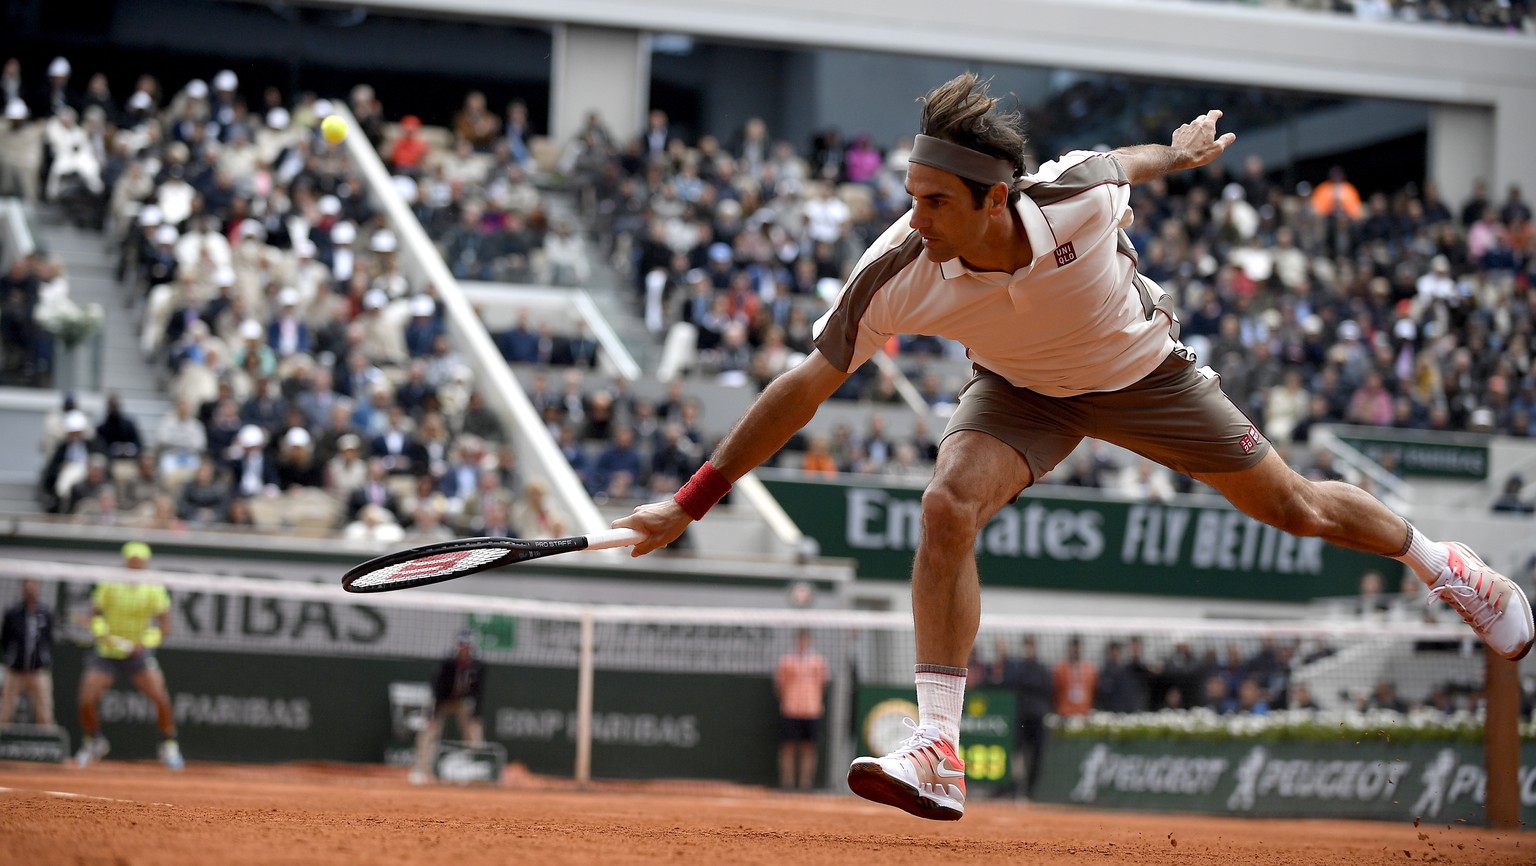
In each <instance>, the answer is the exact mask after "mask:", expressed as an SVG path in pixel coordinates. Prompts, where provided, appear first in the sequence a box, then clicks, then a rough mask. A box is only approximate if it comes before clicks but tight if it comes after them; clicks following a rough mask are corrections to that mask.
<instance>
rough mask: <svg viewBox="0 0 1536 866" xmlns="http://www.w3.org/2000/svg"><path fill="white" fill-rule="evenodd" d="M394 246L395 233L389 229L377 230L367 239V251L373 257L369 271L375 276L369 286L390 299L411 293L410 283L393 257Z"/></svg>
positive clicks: (395, 244) (396, 259)
mask: <svg viewBox="0 0 1536 866" xmlns="http://www.w3.org/2000/svg"><path fill="white" fill-rule="evenodd" d="M396 246H397V242H396V240H395V233H394V232H392V231H390V230H389V229H379V230H378V231H376V232H374V233H373V236H372V237H371V238H369V239H368V249H369V251H370V252H371V253H372V254H373V256H374V266H373V267H372V268H371V269H370V270H371V271H372V272H373V273H374V275H375V276H374V278H373V279H372V280H371V281H370V282H369V286H370V287H371V288H375V289H382V290H383V291H384V294H386V295H389V297H390V298H391V299H398V298H403V297H406V296H407V295H409V294H410V293H411V281H410V280H408V279H406V278H405V274H403V273H401V272H400V258H399V257H398V256H396V255H395V248H396Z"/></svg>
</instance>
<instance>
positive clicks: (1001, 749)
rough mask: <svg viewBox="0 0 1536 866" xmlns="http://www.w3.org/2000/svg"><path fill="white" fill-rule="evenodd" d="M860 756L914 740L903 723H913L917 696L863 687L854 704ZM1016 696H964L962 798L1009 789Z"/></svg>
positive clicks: (985, 692) (986, 692)
mask: <svg viewBox="0 0 1536 866" xmlns="http://www.w3.org/2000/svg"><path fill="white" fill-rule="evenodd" d="M854 708H855V715H854V718H855V719H856V720H857V724H858V741H859V753H860V754H862V755H884V754H886V753H887V752H891V751H894V750H895V749H897V748H898V747H899V746H900V745H901V742H902V741H903V740H905V739H906V738H907V737H909V736H911V735H912V730H911V729H910V728H909V727H907V725H906V723H905V721H904V720H905V719H912V720H913V721H916V720H917V718H918V715H917V692H916V690H915V689H911V688H905V689H901V688H891V687H886V686H864V687H861V688H860V689H859V691H858V695H857V696H856V698H855V700H854ZM1013 726H1014V695H1013V692H1011V691H1006V690H997V689H977V690H974V691H970V692H967V693H966V695H965V713H964V715H962V716H961V717H960V743H961V746H960V759H961V760H962V761H965V783H966V792H967V793H975V792H976V791H978V790H983V791H985V790H994V789H998V788H1004V787H1007V786H1009V785H1011V784H1012V781H1013V780H1012V776H1011V775H1010V773H1009V766H1010V762H1011V761H1012V760H1013V744H1014V736H1013Z"/></svg>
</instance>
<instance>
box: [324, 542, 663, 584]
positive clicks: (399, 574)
mask: <svg viewBox="0 0 1536 866" xmlns="http://www.w3.org/2000/svg"><path fill="white" fill-rule="evenodd" d="M643 538H645V533H643V532H639V531H637V530H634V529H605V530H603V531H601V532H593V533H590V534H588V535H573V536H570V537H569V538H534V539H523V538H459V539H455V540H453V541H442V542H438V543H437V544H427V545H423V546H421V547H413V548H410V549H409V550H399V551H396V552H394V553H386V554H384V555H383V556H379V557H375V558H373V559H370V560H368V561H367V562H365V563H362V564H361V565H358V566H355V567H353V568H352V570H351V571H348V572H347V573H346V574H345V575H343V576H342V578H341V588H342V589H345V590H346V591H347V592H388V591H389V590H392V589H410V588H411V587H415V586H426V585H428V584H432V583H441V582H443V581H445V580H453V579H454V578H456V577H464V576H465V575H468V574H478V573H480V572H482V571H490V570H491V569H493V568H501V567H502V566H504V565H512V564H514V563H518V562H527V561H528V560H530V559H541V558H543V557H546V556H554V555H555V554H557V553H572V552H574V551H577V550H607V549H608V548H611V547H628V546H629V545H632V544H634V543H635V542H637V541H640V540H641V539H643Z"/></svg>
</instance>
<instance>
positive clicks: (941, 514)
mask: <svg viewBox="0 0 1536 866" xmlns="http://www.w3.org/2000/svg"><path fill="white" fill-rule="evenodd" d="M977 512H978V504H977V503H975V502H972V501H969V500H968V499H966V498H965V497H963V496H960V495H958V494H957V492H956V491H955V490H954V489H953V488H951V487H949V486H947V485H942V484H931V485H929V487H928V489H927V490H926V491H924V492H923V537H924V538H925V539H956V538H964V537H966V536H967V535H974V534H975V532H976V530H977V529H978V526H977Z"/></svg>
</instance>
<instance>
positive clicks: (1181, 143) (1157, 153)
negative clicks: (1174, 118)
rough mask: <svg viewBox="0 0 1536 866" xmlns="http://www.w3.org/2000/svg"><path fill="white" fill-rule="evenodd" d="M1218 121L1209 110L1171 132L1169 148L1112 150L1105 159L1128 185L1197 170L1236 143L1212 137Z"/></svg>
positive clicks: (1216, 111) (1217, 114)
mask: <svg viewBox="0 0 1536 866" xmlns="http://www.w3.org/2000/svg"><path fill="white" fill-rule="evenodd" d="M1220 119H1221V111H1220V110H1219V109H1214V108H1213V109H1211V110H1210V111H1207V112H1206V113H1204V114H1202V115H1200V116H1199V117H1197V118H1195V119H1194V120H1191V121H1190V122H1189V123H1186V124H1184V125H1183V126H1180V127H1179V128H1178V129H1175V130H1174V131H1173V143H1172V144H1138V145H1134V146H1131V147H1122V148H1118V149H1116V150H1112V151H1110V152H1109V155H1110V156H1113V157H1114V158H1115V159H1117V160H1119V161H1120V166H1121V168H1124V169H1125V176H1126V177H1127V178H1129V179H1130V181H1131V183H1146V182H1147V181H1149V180H1156V179H1158V178H1160V177H1165V176H1167V175H1170V174H1173V173H1174V172H1176V171H1185V170H1187V169H1191V168H1199V167H1200V166H1202V165H1205V164H1207V163H1209V162H1213V161H1215V159H1216V157H1218V156H1221V154H1222V151H1225V150H1226V149H1227V147H1228V146H1230V145H1231V144H1232V142H1234V141H1236V140H1237V134H1236V133H1232V132H1228V133H1226V134H1224V135H1222V136H1221V137H1219V138H1218V137H1217V136H1216V121H1218V120H1220Z"/></svg>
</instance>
